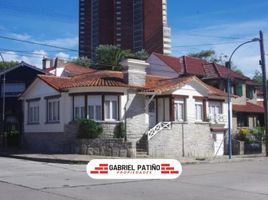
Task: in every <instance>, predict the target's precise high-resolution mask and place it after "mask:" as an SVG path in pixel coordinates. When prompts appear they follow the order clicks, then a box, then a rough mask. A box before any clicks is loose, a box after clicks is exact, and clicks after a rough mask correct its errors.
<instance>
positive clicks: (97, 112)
mask: <svg viewBox="0 0 268 200" xmlns="http://www.w3.org/2000/svg"><path fill="white" fill-rule="evenodd" d="M101 104H102V99H101V96H88V111H87V113H88V116H87V118H88V119H92V120H96V121H100V120H102V106H101Z"/></svg>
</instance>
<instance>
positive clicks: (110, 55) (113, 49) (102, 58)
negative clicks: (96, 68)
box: [95, 45, 127, 70]
mask: <svg viewBox="0 0 268 200" xmlns="http://www.w3.org/2000/svg"><path fill="white" fill-rule="evenodd" d="M126 54H127V52H126V51H123V50H122V49H120V48H119V47H117V46H113V45H100V46H99V47H97V49H96V58H95V62H96V64H98V65H101V67H104V68H105V69H110V70H120V69H121V67H120V64H119V63H120V62H121V61H122V60H123V59H124V58H125V56H126Z"/></svg>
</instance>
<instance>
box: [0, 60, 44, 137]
mask: <svg viewBox="0 0 268 200" xmlns="http://www.w3.org/2000/svg"><path fill="white" fill-rule="evenodd" d="M38 74H45V73H44V72H43V71H42V70H41V69H39V68H36V67H35V66H32V65H29V64H27V63H25V62H21V63H19V64H18V65H16V66H14V67H12V68H9V69H6V70H3V71H1V72H0V80H1V82H0V86H1V87H0V88H1V98H0V105H1V106H0V107H1V108H0V113H1V125H2V126H4V127H2V126H1V127H0V128H1V129H0V130H3V129H2V128H4V129H5V130H6V131H10V130H12V129H16V130H19V131H20V132H21V131H22V122H23V110H22V104H21V101H19V100H18V96H19V95H20V94H21V93H22V92H23V91H24V90H25V89H26V88H27V87H28V86H29V85H30V84H31V83H32V82H33V81H34V79H35V78H36V76H37V75H38ZM4 77H5V87H4V82H3V78H4ZM4 88H5V95H3V94H4V92H3V91H4V90H3V89H4ZM3 97H5V101H4V102H5V105H4V107H5V112H4V118H5V119H4V123H2V116H3Z"/></svg>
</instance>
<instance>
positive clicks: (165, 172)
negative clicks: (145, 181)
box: [161, 171, 169, 174]
mask: <svg viewBox="0 0 268 200" xmlns="http://www.w3.org/2000/svg"><path fill="white" fill-rule="evenodd" d="M161 174H169V171H161Z"/></svg>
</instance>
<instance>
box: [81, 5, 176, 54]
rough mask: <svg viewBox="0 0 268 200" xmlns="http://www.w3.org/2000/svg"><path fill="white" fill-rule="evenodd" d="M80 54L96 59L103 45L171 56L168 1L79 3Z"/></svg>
mask: <svg viewBox="0 0 268 200" xmlns="http://www.w3.org/2000/svg"><path fill="white" fill-rule="evenodd" d="M79 13H80V14H79V55H80V56H87V57H89V58H92V57H94V55H95V50H96V47H98V46H99V45H100V44H112V45H116V46H118V47H121V48H122V49H131V50H132V51H138V50H141V49H145V50H146V51H147V52H148V53H152V52H157V53H163V54H170V53H171V39H170V35H171V34H170V28H169V27H168V24H167V0H80V6H79Z"/></svg>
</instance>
